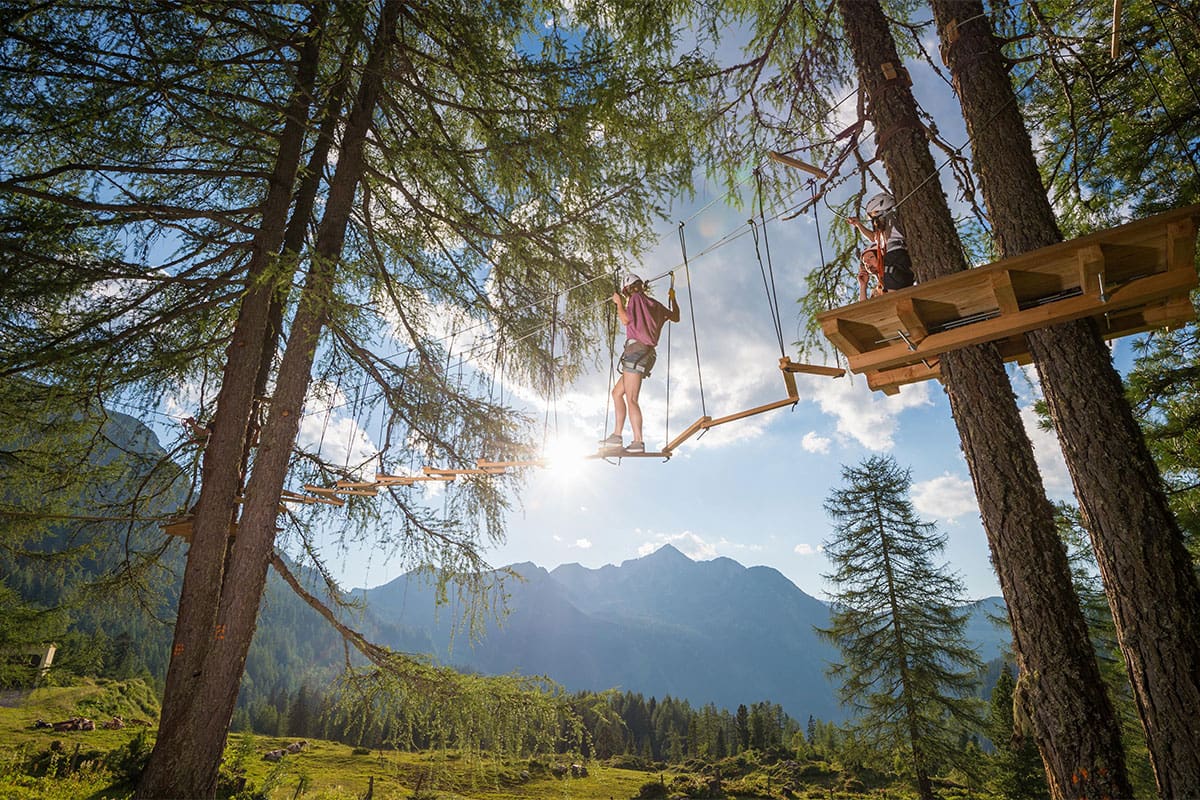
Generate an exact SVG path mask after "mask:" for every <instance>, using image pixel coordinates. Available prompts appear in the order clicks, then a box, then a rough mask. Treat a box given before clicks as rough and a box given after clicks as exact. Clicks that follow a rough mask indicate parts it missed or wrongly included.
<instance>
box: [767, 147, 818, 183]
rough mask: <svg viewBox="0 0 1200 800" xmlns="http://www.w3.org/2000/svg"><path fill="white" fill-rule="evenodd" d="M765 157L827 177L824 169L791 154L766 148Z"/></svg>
mask: <svg viewBox="0 0 1200 800" xmlns="http://www.w3.org/2000/svg"><path fill="white" fill-rule="evenodd" d="M767 157H768V158H770V159H771V160H772V161H776V162H778V163H780V164H783V165H785V166H788V167H795V168H796V169H802V170H804V171H805V172H808V173H811V174H813V175H816V176H817V177H818V178H821V179H824V178H828V177H829V173H827V172H825V170H823V169H821V168H820V167H814V166H813V165H812V164H806V163H804V162H803V161H801V160H800V159H798V158H792V157H791V156H787V155H784V154H783V153H777V152H775V151H774V150H768V151H767Z"/></svg>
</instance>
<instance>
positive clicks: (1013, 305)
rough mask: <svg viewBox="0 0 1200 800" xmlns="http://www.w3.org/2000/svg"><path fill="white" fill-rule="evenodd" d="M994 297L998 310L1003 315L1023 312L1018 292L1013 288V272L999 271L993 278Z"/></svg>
mask: <svg viewBox="0 0 1200 800" xmlns="http://www.w3.org/2000/svg"><path fill="white" fill-rule="evenodd" d="M990 285H991V290H992V296H993V297H994V298H996V308H997V309H999V310H1000V313H1001V314H1016V313H1017V312H1018V311H1020V310H1021V304H1020V302H1019V301H1018V300H1017V290H1016V288H1015V287H1014V286H1013V276H1012V271H1011V270H1007V269H1005V270H999V271H997V272H995V273H994V274H993V275H992V276H991V282H990Z"/></svg>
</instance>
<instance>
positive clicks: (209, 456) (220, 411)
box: [137, 11, 323, 798]
mask: <svg viewBox="0 0 1200 800" xmlns="http://www.w3.org/2000/svg"><path fill="white" fill-rule="evenodd" d="M322 25H323V18H322V16H321V14H320V12H319V11H315V12H314V13H313V15H312V16H310V18H309V20H308V22H307V27H308V35H307V39H306V41H305V44H304V46H303V48H302V49H301V52H300V54H299V58H298V64H297V68H298V69H297V81H298V84H297V88H296V91H295V92H294V93H293V96H292V99H291V101H290V103H289V106H288V108H287V110H286V115H285V116H286V119H285V122H284V127H283V130H282V132H281V134H280V138H279V151H278V155H277V157H276V163H275V166H274V168H273V171H272V174H271V178H270V182H269V186H268V189H267V196H266V199H265V201H264V203H263V210H262V218H261V221H260V224H259V229H258V232H257V234H256V235H255V238H254V242H253V245H252V252H251V256H250V261H249V263H248V265H247V272H246V282H247V289H246V294H245V295H244V297H243V298H242V304H241V306H240V308H239V311H238V318H237V321H236V323H235V325H234V330H233V335H232V337H231V340H230V343H229V347H228V349H227V351H226V353H227V360H226V363H225V370H224V373H223V375H222V380H221V390H220V392H219V393H218V395H217V405H216V411H215V414H214V417H213V420H212V422H211V423H210V426H209V427H210V429H211V431H212V433H211V435H210V436H209V439H208V443H207V445H206V447H205V451H204V461H203V465H202V468H201V485H200V497H199V499H198V501H197V503H196V507H195V510H194V515H193V520H192V540H191V545H190V547H189V550H188V558H187V563H186V565H185V567H184V574H183V585H182V588H181V591H180V596H179V607H178V611H177V614H176V622H175V633H174V641H173V645H172V650H171V661H170V664H169V665H168V667H167V678H166V685H165V688H164V692H163V704H162V715H161V718H160V720H159V728H158V737H157V739H156V741H155V744H154V750H153V751H152V752H151V754H150V759H149V761H148V762H147V765H146V769H145V771H144V772H143V774H142V777H141V780H140V782H139V784H138V790H137V796H138V797H143V798H156V797H204V796H211V795H212V794H213V793H214V792H215V790H216V764H217V763H218V762H219V757H220V753H219V752H218V754H217V761H214V762H212V764H209V765H205V764H202V763H201V762H199V761H198V760H197V758H198V756H197V753H196V751H194V750H193V749H192V747H191V744H192V742H193V740H194V737H195V736H196V734H197V731H196V730H194V728H193V726H192V724H191V720H193V719H194V718H195V717H196V716H197V710H196V705H197V703H201V702H203V701H202V698H201V697H200V693H199V692H198V691H197V689H198V685H199V683H200V679H201V677H202V675H203V664H204V661H205V658H206V656H207V654H208V652H209V650H210V648H211V647H212V646H213V644H214V643H215V640H216V639H217V637H219V636H220V635H221V634H220V628H219V627H218V624H217V609H218V602H219V598H220V594H219V587H221V585H222V584H223V582H224V573H225V566H226V559H227V556H228V544H229V541H230V531H231V525H232V524H233V522H234V520H235V518H236V508H237V505H236V500H237V496H238V494H239V493H240V492H241V489H242V472H241V471H240V470H239V469H237V468H236V467H237V466H238V465H239V464H240V463H241V459H242V453H243V450H244V447H245V442H246V432H247V425H248V423H249V420H250V416H251V413H252V410H253V407H254V387H255V377H256V373H257V370H258V364H259V353H260V352H261V350H262V343H263V341H264V339H265V337H266V333H267V327H268V325H267V317H268V306H269V304H270V299H271V296H272V294H273V293H274V291H275V289H274V287H275V281H274V280H272V279H271V276H270V271H271V270H270V268H271V264H272V261H273V259H274V256H275V254H276V252H277V251H278V249H279V246H280V244H281V243H282V241H283V237H284V229H285V226H286V223H287V214H288V206H289V205H290V202H291V197H292V189H293V185H294V183H295V180H296V174H297V172H298V170H299V166H300V158H301V154H302V150H303V144H304V135H305V128H306V124H307V117H308V108H309V104H310V95H311V91H312V81H313V80H314V78H315V75H316V67H317V61H318V59H319V54H320V36H319V30H320V28H321V26H322ZM305 84H307V85H305ZM285 279H290V276H288V277H287V278H285ZM204 711H205V709H203V708H201V709H200V714H201V716H203V715H204ZM205 727H209V726H208V725H205ZM217 734H218V735H219V736H220V739H221V742H222V743H223V742H224V737H225V729H224V727H223V726H222V727H221V728H220V729H219V730H218V731H217Z"/></svg>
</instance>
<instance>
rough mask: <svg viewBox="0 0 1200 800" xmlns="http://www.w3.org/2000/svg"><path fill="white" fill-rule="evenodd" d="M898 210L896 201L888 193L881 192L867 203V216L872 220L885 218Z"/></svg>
mask: <svg viewBox="0 0 1200 800" xmlns="http://www.w3.org/2000/svg"><path fill="white" fill-rule="evenodd" d="M895 210H896V201H895V200H894V199H893V198H892V196H891V195H890V194H888V193H887V192H880V193H879V194H877V195H875V196H874V197H872V198H871V199H870V200H868V201H867V216H868V217H870V218H871V219H877V218H878V217H884V216H887V215H888V214H890V213H892V212H893V211H895Z"/></svg>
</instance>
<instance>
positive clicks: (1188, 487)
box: [1125, 325, 1200, 562]
mask: <svg viewBox="0 0 1200 800" xmlns="http://www.w3.org/2000/svg"><path fill="white" fill-rule="evenodd" d="M1134 347H1135V352H1136V353H1137V359H1136V361H1135V362H1134V365H1133V369H1131V370H1130V371H1129V374H1128V375H1127V376H1126V387H1125V388H1126V395H1127V396H1128V398H1129V402H1130V405H1132V406H1133V408H1134V413H1135V414H1136V416H1137V418H1138V420H1139V421H1140V422H1141V424H1142V432H1143V433H1144V434H1145V437H1146V444H1147V446H1148V447H1149V448H1150V452H1151V454H1152V455H1153V456H1154V461H1155V463H1156V464H1157V465H1158V469H1159V472H1160V473H1161V474H1162V476H1163V480H1164V481H1166V484H1167V489H1168V492H1169V497H1170V502H1171V510H1172V511H1174V512H1175V518H1176V519H1177V520H1178V521H1179V526H1180V527H1181V528H1182V529H1183V532H1184V536H1185V541H1186V543H1187V546H1188V549H1189V551H1190V552H1191V554H1192V560H1193V561H1197V562H1200V328H1197V326H1195V325H1189V326H1187V327H1184V328H1181V329H1179V330H1174V331H1159V332H1157V333H1155V334H1154V335H1153V336H1150V337H1147V338H1145V339H1142V340H1140V341H1138V342H1136V343H1135V345H1134Z"/></svg>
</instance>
